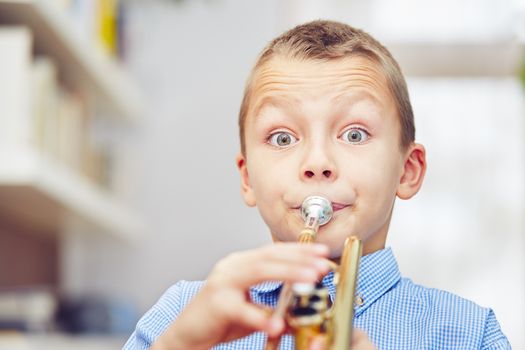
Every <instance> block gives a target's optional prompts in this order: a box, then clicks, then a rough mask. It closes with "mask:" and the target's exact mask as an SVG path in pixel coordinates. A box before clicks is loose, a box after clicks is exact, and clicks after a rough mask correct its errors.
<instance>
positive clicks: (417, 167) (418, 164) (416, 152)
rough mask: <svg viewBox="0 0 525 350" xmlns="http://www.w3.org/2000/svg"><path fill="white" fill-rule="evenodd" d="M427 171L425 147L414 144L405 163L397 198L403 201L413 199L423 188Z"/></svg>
mask: <svg viewBox="0 0 525 350" xmlns="http://www.w3.org/2000/svg"><path fill="white" fill-rule="evenodd" d="M426 170H427V161H426V155H425V147H423V145H420V144H418V143H413V144H412V145H410V146H409V148H408V150H407V152H406V155H405V163H404V165H403V171H402V173H401V178H400V180H399V185H398V187H397V193H396V194H397V196H398V197H399V198H401V199H409V198H412V196H414V195H415V194H416V193H417V192H418V191H419V189H420V188H421V185H422V184H423V179H424V178H425V172H426Z"/></svg>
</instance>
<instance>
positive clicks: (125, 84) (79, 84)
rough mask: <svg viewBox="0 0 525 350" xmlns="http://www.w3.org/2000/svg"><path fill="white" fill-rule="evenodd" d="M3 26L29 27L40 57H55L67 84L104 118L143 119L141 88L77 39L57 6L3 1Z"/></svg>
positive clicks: (32, 1)
mask: <svg viewBox="0 0 525 350" xmlns="http://www.w3.org/2000/svg"><path fill="white" fill-rule="evenodd" d="M0 24H13V25H26V26H28V27H29V28H30V29H31V31H32V33H33V36H34V43H35V50H36V53H37V54H38V53H42V54H45V55H46V56H49V57H51V58H52V59H53V60H54V61H55V62H56V63H57V66H58V67H59V75H60V77H61V79H62V80H63V81H64V83H65V84H66V85H68V86H71V87H73V88H76V89H78V90H80V91H82V92H83V93H85V94H86V95H87V96H89V98H90V99H91V101H92V103H93V104H94V106H96V111H97V112H99V113H100V114H103V115H106V116H110V117H115V118H123V119H124V120H126V121H128V122H129V121H133V120H135V119H137V118H138V117H139V116H140V115H141V113H142V110H143V101H142V95H141V94H140V91H139V89H138V88H137V86H136V85H135V84H134V83H133V81H132V80H131V79H130V78H129V77H128V76H127V75H126V74H125V72H124V71H123V70H122V69H121V67H120V66H119V65H118V64H117V63H116V62H115V61H114V60H113V59H110V58H109V57H108V56H106V55H104V54H103V53H102V51H101V50H97V49H96V48H94V47H93V45H91V43H86V42H83V41H82V40H80V39H79V38H77V37H76V35H75V32H74V30H72V28H73V26H72V23H71V18H69V17H68V16H67V14H65V13H63V11H62V10H60V9H59V8H57V7H56V5H53V3H51V2H49V1H43V0H40V1H39V0H0Z"/></svg>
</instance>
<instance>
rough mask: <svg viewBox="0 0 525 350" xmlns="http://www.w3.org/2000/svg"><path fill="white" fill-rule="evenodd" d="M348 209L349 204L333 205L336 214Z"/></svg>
mask: <svg viewBox="0 0 525 350" xmlns="http://www.w3.org/2000/svg"><path fill="white" fill-rule="evenodd" d="M346 207H348V204H341V203H332V209H333V210H334V212H336V211H339V210H341V209H344V208H346Z"/></svg>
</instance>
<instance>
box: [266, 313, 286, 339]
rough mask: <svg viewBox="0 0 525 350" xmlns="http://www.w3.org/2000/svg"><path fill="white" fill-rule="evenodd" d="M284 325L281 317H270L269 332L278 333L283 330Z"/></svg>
mask: <svg viewBox="0 0 525 350" xmlns="http://www.w3.org/2000/svg"><path fill="white" fill-rule="evenodd" d="M283 327H284V323H283V320H282V319H281V318H280V317H272V318H270V327H269V329H268V333H270V334H271V335H277V334H279V333H280V332H281V331H282V329H283Z"/></svg>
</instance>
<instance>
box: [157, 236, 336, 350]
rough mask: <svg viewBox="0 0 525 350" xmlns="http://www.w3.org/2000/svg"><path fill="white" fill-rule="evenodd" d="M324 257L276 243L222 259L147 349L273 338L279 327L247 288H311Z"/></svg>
mask: <svg viewBox="0 0 525 350" xmlns="http://www.w3.org/2000/svg"><path fill="white" fill-rule="evenodd" d="M328 253H329V251H328V248H327V247H326V246H324V245H318V244H300V243H278V244H272V245H270V246H266V247H262V248H258V249H254V250H249V251H245V252H240V253H234V254H231V255H229V256H227V257H226V258H224V259H222V260H221V261H219V262H218V263H217V264H216V265H215V267H214V268H213V270H212V272H211V273H210V275H209V276H208V279H207V282H206V284H205V285H204V286H203V287H202V289H201V291H200V292H199V294H197V296H196V297H195V298H194V299H193V300H192V302H191V303H190V304H189V305H188V306H187V307H186V308H185V309H184V311H183V312H182V313H181V314H180V316H179V317H178V318H177V320H176V321H175V322H174V323H173V324H172V325H171V326H170V327H169V328H168V329H167V330H166V332H165V333H164V334H163V335H162V336H161V337H160V338H159V339H158V340H157V342H156V343H155V344H154V346H153V347H152V349H208V348H209V347H211V346H213V345H215V344H218V343H222V342H226V341H230V340H233V339H237V338H241V337H243V336H245V335H248V334H250V333H253V332H255V331H262V332H265V333H268V335H269V336H277V335H278V334H280V333H282V332H283V331H284V321H283V320H282V319H277V318H272V317H271V312H269V311H268V310H265V309H263V308H262V307H261V306H258V305H255V304H253V303H252V302H251V300H250V295H249V289H250V287H251V286H253V285H255V284H258V283H260V282H263V281H268V280H276V281H285V282H315V281H316V280H317V279H319V278H320V277H321V276H323V275H324V274H326V273H327V272H328V270H329V265H328V262H327V260H326V258H327V256H328Z"/></svg>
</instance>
